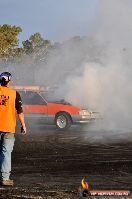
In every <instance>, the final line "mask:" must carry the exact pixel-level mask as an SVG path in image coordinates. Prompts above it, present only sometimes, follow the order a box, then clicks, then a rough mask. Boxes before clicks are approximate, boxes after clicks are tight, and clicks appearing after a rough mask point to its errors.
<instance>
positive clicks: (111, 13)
mask: <svg viewBox="0 0 132 199" xmlns="http://www.w3.org/2000/svg"><path fill="white" fill-rule="evenodd" d="M131 7H132V1H131V0H126V1H124V0H116V1H115V0H107V1H106V0H99V10H98V16H97V18H98V20H97V29H96V33H95V37H96V39H97V41H98V43H100V45H104V46H105V49H104V56H101V57H100V64H99V63H97V62H94V63H89V62H87V63H85V64H83V65H85V66H84V67H83V68H84V69H83V73H82V74H81V75H79V76H77V77H75V75H74V76H73V77H70V78H69V79H68V80H67V85H68V88H69V92H68V93H67V96H66V99H67V100H69V101H70V102H72V103H74V104H77V105H81V106H85V107H89V108H91V109H97V110H99V111H100V112H101V113H102V115H103V118H104V122H105V124H106V127H107V128H108V126H109V127H110V128H122V127H123V128H131V127H132V122H131V118H132V92H131V91H132V78H131V75H132V57H131V54H132V42H131V36H132V22H131V18H132V12H131Z"/></svg>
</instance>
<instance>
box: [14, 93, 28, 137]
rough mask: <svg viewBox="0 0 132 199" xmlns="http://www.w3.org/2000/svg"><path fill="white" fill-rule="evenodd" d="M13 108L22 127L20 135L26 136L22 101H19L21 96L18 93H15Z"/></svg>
mask: <svg viewBox="0 0 132 199" xmlns="http://www.w3.org/2000/svg"><path fill="white" fill-rule="evenodd" d="M15 108H16V110H17V114H18V119H19V121H20V123H21V126H22V128H21V133H22V134H26V125H25V120H24V114H23V110H22V100H21V96H20V94H19V93H18V92H16V101H15Z"/></svg>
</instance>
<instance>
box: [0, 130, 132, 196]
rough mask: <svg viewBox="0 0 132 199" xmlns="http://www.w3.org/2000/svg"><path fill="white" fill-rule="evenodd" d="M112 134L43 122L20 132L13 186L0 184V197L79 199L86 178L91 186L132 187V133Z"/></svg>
mask: <svg viewBox="0 0 132 199" xmlns="http://www.w3.org/2000/svg"><path fill="white" fill-rule="evenodd" d="M110 134H111V132H105V131H100V132H97V131H92V130H91V131H87V130H81V129H80V128H77V127H75V128H71V129H70V130H69V131H66V132H61V131H57V130H56V129H55V127H53V128H52V127H47V126H45V127H43V128H41V129H40V130H38V129H37V128H36V129H34V130H32V132H30V133H29V134H28V135H26V136H21V135H17V136H16V143H15V148H14V151H13V154H12V155H13V156H12V179H14V181H15V185H14V187H13V188H3V187H1V188H0V192H1V195H0V198H6V199H8V198H9V199H10V198H14V199H15V198H36V199H37V198H38V199H41V198H44V199H52V198H55V199H60V198H63V199H77V198H79V193H78V187H79V185H80V181H81V179H82V178H83V177H84V176H88V180H89V184H90V188H91V189H127V190H131V191H132V138H131V137H132V136H131V132H123V133H120V132H118V134H112V136H109V135H110ZM106 135H108V136H106ZM110 138H111V139H110ZM108 140H109V142H108Z"/></svg>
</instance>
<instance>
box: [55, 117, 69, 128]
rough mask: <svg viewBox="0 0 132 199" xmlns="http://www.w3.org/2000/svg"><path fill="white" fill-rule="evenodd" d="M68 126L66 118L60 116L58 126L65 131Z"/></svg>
mask: <svg viewBox="0 0 132 199" xmlns="http://www.w3.org/2000/svg"><path fill="white" fill-rule="evenodd" d="M66 125H67V120H66V118H65V116H63V115H60V116H58V118H57V126H58V127H59V128H61V129H63V128H65V127H66Z"/></svg>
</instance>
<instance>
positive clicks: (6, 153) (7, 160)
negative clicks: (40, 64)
mask: <svg viewBox="0 0 132 199" xmlns="http://www.w3.org/2000/svg"><path fill="white" fill-rule="evenodd" d="M11 78H12V77H11V74H10V73H9V72H3V73H2V74H1V75H0V84H1V86H0V172H1V173H0V174H1V176H0V177H1V185H4V186H13V180H10V172H11V153H12V150H13V146H14V141H15V137H14V134H15V128H16V112H17V115H18V118H19V121H20V123H21V126H22V127H21V133H22V134H26V125H25V121H24V114H23V110H22V100H21V97H20V95H19V93H18V92H17V91H15V90H12V89H11V88H10V81H11Z"/></svg>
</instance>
